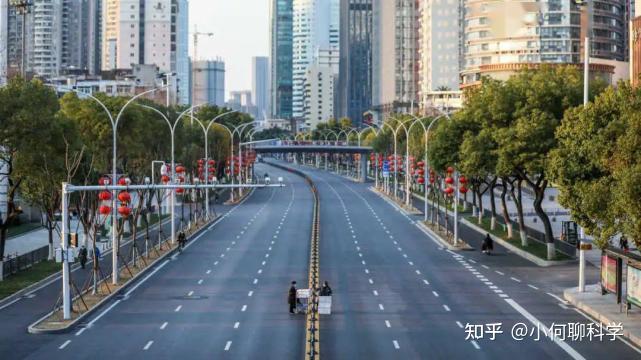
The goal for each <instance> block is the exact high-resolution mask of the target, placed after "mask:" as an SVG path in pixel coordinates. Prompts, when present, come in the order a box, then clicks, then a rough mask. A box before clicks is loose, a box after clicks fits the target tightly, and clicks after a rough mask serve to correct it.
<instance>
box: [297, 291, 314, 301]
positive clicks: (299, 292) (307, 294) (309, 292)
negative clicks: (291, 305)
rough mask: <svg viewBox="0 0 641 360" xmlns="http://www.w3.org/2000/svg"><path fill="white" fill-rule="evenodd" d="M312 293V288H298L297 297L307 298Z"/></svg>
mask: <svg viewBox="0 0 641 360" xmlns="http://www.w3.org/2000/svg"><path fill="white" fill-rule="evenodd" d="M311 294H312V291H311V289H298V290H296V298H297V299H307V298H308V297H309V296H310V295H311Z"/></svg>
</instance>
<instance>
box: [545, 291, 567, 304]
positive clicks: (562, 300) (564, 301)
mask: <svg viewBox="0 0 641 360" xmlns="http://www.w3.org/2000/svg"><path fill="white" fill-rule="evenodd" d="M546 294H548V295H550V296H551V297H553V298H555V299H557V300H559V301H560V302H562V303H563V304H565V305H567V304H568V302H567V300H565V299H561V298H560V297H558V296H556V295H554V294H552V293H546Z"/></svg>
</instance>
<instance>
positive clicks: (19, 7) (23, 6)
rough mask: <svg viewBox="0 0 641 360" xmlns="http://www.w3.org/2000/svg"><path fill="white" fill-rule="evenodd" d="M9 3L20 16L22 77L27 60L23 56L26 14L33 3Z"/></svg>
mask: <svg viewBox="0 0 641 360" xmlns="http://www.w3.org/2000/svg"><path fill="white" fill-rule="evenodd" d="M9 4H10V5H11V6H13V7H14V8H15V9H16V13H17V14H19V15H21V16H22V35H21V37H22V49H21V54H20V75H21V76H22V78H26V75H27V71H26V64H27V62H26V61H25V57H26V54H27V49H26V46H27V39H26V32H27V14H29V13H31V7H32V6H33V3H32V2H31V0H10V1H9Z"/></svg>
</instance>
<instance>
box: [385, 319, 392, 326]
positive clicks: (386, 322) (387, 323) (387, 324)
mask: <svg viewBox="0 0 641 360" xmlns="http://www.w3.org/2000/svg"><path fill="white" fill-rule="evenodd" d="M385 326H387V327H388V328H391V327H392V324H390V323H389V320H385Z"/></svg>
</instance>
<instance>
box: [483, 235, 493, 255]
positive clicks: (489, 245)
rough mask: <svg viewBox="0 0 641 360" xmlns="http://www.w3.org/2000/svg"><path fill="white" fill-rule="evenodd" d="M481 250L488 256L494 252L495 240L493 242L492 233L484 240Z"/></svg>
mask: <svg viewBox="0 0 641 360" xmlns="http://www.w3.org/2000/svg"><path fill="white" fill-rule="evenodd" d="M481 250H482V251H483V253H484V254H487V255H490V253H491V251H493V250H494V240H492V237H491V236H490V233H487V234H486V235H485V239H483V245H481Z"/></svg>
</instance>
